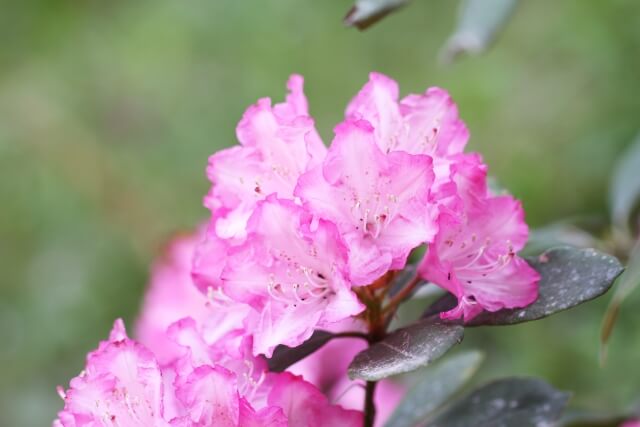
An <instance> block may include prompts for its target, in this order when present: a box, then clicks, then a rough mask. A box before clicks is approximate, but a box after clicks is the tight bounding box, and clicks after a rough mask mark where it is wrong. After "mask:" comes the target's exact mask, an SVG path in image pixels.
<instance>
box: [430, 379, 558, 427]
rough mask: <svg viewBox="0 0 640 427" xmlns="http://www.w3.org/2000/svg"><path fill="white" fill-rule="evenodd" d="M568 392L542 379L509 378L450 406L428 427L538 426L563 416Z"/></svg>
mask: <svg viewBox="0 0 640 427" xmlns="http://www.w3.org/2000/svg"><path fill="white" fill-rule="evenodd" d="M568 400H569V394H568V393H564V392H561V391H558V390H556V389H554V388H553V387H551V386H550V385H549V384H547V383H546V382H544V381H542V380H538V379H533V378H506V379H503V380H498V381H494V382H492V383H489V384H486V385H484V386H482V387H480V388H478V389H477V390H475V391H473V392H472V393H470V394H468V395H467V396H465V397H463V398H462V399H460V400H459V401H457V402H455V403H454V404H452V405H451V407H449V408H448V409H447V410H446V411H444V412H443V413H442V414H441V415H439V416H438V417H437V418H436V419H435V420H433V421H431V422H429V423H427V426H428V427H469V426H474V427H496V426H499V427H538V426H542V425H552V423H553V422H554V421H555V420H557V419H558V418H560V415H561V413H562V410H563V409H564V407H565V405H566V404H567V401H568Z"/></svg>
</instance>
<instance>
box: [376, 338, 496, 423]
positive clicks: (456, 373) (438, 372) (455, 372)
mask: <svg viewBox="0 0 640 427" xmlns="http://www.w3.org/2000/svg"><path fill="white" fill-rule="evenodd" d="M483 359H484V356H483V354H482V353H480V352H478V351H469V352H463V353H458V354H454V355H453V356H449V357H447V358H445V359H443V360H442V361H439V362H438V363H437V364H435V365H431V366H428V367H427V368H426V369H425V370H424V371H423V372H422V373H421V375H420V378H419V380H418V382H417V384H415V385H414V386H413V387H412V388H411V390H409V391H408V392H407V394H406V395H405V396H404V398H403V399H402V401H401V402H400V404H399V405H398V407H397V408H396V409H395V411H394V412H393V414H392V415H391V417H390V418H389V421H388V422H387V423H386V424H385V427H413V426H415V425H416V424H418V423H419V422H420V421H423V420H425V419H426V417H427V416H428V415H429V414H430V413H432V412H434V411H435V410H436V409H438V408H439V407H441V406H442V405H444V404H446V403H447V402H448V400H449V399H450V398H451V397H452V395H453V394H454V393H455V392H456V391H458V389H459V388H460V387H462V386H463V385H464V384H465V383H466V382H467V381H469V379H470V378H471V377H472V376H473V375H474V374H475V373H476V371H477V370H478V368H479V367H480V364H481V363H482V360H483Z"/></svg>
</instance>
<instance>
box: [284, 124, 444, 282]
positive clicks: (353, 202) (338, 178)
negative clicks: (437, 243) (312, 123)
mask: <svg viewBox="0 0 640 427" xmlns="http://www.w3.org/2000/svg"><path fill="white" fill-rule="evenodd" d="M335 132H336V137H335V139H334V141H333V143H332V145H331V148H330V149H329V153H328V154H327V157H326V159H325V161H324V163H323V164H322V166H320V167H317V168H315V169H313V170H312V171H310V172H308V173H306V174H305V175H303V176H302V177H300V180H299V183H298V187H297V188H296V191H295V194H296V195H297V196H299V197H300V199H301V200H302V201H303V202H304V204H305V206H307V207H308V208H309V209H310V210H311V211H312V212H313V213H314V214H316V215H318V216H319V217H320V218H323V219H326V220H329V221H331V222H333V223H335V224H336V225H337V226H338V229H339V230H340V234H341V235H342V237H343V238H344V240H345V242H346V243H347V247H348V249H349V276H350V278H351V281H352V282H353V283H354V284H355V285H367V284H370V283H372V282H373V281H374V280H376V279H377V278H379V277H380V276H381V275H383V274H384V273H385V272H387V271H388V270H389V269H394V270H397V269H401V268H403V267H404V265H405V264H406V260H407V256H408V255H409V252H410V251H411V250H412V249H414V248H415V247H417V246H419V245H420V244H422V243H424V242H427V241H429V240H431V239H432V238H433V236H434V235H435V232H436V227H435V224H433V223H432V222H431V217H430V201H429V190H430V188H431V183H432V182H433V170H432V161H431V158H430V157H429V156H425V155H410V154H407V153H404V152H392V153H389V154H385V153H383V152H382V151H381V150H380V148H379V147H378V146H377V145H376V143H375V139H374V129H373V128H372V127H371V126H370V124H369V123H368V122H365V121H346V122H345V123H342V124H341V125H339V126H338V127H337V128H336V131H335Z"/></svg>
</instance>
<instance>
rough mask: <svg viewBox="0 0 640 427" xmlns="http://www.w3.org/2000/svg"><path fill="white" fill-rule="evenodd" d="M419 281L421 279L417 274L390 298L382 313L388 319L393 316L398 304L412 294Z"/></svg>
mask: <svg viewBox="0 0 640 427" xmlns="http://www.w3.org/2000/svg"><path fill="white" fill-rule="evenodd" d="M421 281H422V278H421V277H420V276H418V275H417V274H416V275H415V276H413V279H411V281H410V282H409V283H408V284H407V285H406V286H405V287H404V288H402V289H401V290H400V291H399V292H398V293H397V294H395V295H394V297H393V298H391V300H390V301H389V304H387V306H386V307H385V308H384V309H383V311H382V312H383V313H384V314H385V315H387V316H389V317H390V316H393V314H394V313H395V312H396V310H397V308H398V306H399V305H400V303H401V302H402V301H404V300H405V299H407V298H408V297H409V295H411V292H413V290H414V289H415V288H416V286H418V285H419V284H420V282H421Z"/></svg>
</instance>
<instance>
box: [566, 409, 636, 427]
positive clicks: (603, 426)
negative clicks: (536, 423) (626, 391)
mask: <svg viewBox="0 0 640 427" xmlns="http://www.w3.org/2000/svg"><path fill="white" fill-rule="evenodd" d="M627 418H628V417H624V416H622V415H613V414H603V413H595V412H591V411H580V410H568V411H567V412H566V413H565V414H564V415H562V418H560V421H558V426H561V427H618V426H620V425H621V424H622V423H623V422H624V420H625V419H627Z"/></svg>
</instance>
